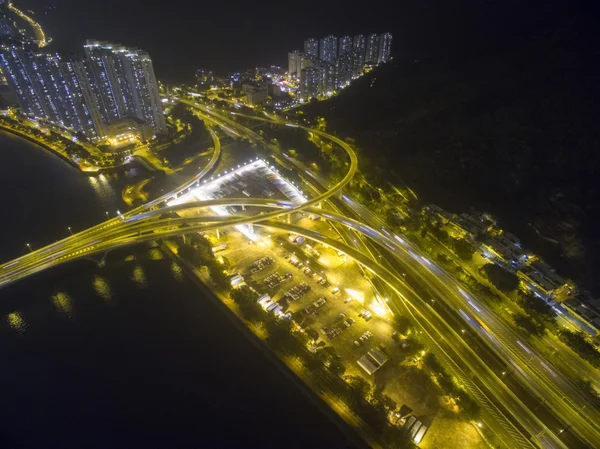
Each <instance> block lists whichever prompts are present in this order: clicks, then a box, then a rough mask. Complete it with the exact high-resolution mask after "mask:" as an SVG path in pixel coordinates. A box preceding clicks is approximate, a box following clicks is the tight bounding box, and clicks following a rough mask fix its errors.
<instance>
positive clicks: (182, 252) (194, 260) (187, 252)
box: [177, 243, 202, 266]
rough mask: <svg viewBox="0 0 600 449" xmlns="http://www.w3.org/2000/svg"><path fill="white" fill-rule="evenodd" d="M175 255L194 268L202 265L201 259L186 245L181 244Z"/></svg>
mask: <svg viewBox="0 0 600 449" xmlns="http://www.w3.org/2000/svg"><path fill="white" fill-rule="evenodd" d="M177 254H178V255H179V256H180V257H181V258H182V259H184V260H187V261H188V262H189V263H191V264H192V265H195V266H199V265H201V264H202V258H201V257H200V254H199V253H198V251H196V250H195V249H194V248H192V247H191V246H190V245H188V244H187V243H182V244H181V245H180V246H179V249H178V250H177Z"/></svg>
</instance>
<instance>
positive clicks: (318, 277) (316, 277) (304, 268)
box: [284, 253, 327, 286]
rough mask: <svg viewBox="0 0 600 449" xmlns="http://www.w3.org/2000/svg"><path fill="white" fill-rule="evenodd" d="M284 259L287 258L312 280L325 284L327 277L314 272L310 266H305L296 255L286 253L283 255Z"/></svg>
mask: <svg viewBox="0 0 600 449" xmlns="http://www.w3.org/2000/svg"><path fill="white" fill-rule="evenodd" d="M284 257H285V258H286V259H288V261H289V262H290V263H291V264H292V265H293V266H295V267H296V268H299V269H301V270H302V272H303V273H304V274H305V275H307V276H309V277H311V278H313V280H314V281H315V282H317V283H319V284H321V285H323V286H325V285H327V278H326V277H325V276H321V275H320V274H319V273H317V272H315V271H314V270H313V269H312V268H310V267H307V266H305V265H304V263H303V262H301V261H300V260H299V259H298V258H297V257H296V256H293V255H292V254H289V253H288V254H286V255H285V256H284Z"/></svg>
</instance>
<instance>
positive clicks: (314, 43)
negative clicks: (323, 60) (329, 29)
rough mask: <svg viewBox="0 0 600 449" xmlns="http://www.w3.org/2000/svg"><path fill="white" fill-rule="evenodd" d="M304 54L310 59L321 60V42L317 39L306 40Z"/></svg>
mask: <svg viewBox="0 0 600 449" xmlns="http://www.w3.org/2000/svg"><path fill="white" fill-rule="evenodd" d="M304 54H305V55H306V57H307V58H309V59H315V60H316V59H319V41H318V40H317V39H312V38H311V39H306V40H305V41H304Z"/></svg>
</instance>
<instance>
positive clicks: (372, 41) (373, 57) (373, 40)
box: [365, 34, 379, 64]
mask: <svg viewBox="0 0 600 449" xmlns="http://www.w3.org/2000/svg"><path fill="white" fill-rule="evenodd" d="M378 55H379V36H378V35H377V34H369V37H367V47H366V54H365V64H377V56H378Z"/></svg>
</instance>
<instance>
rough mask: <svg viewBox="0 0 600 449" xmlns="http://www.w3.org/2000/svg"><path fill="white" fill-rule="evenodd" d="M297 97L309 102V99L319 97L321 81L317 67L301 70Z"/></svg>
mask: <svg viewBox="0 0 600 449" xmlns="http://www.w3.org/2000/svg"><path fill="white" fill-rule="evenodd" d="M300 78H301V80H302V81H301V82H300V91H299V96H300V98H301V99H302V100H303V101H310V99H311V98H313V97H317V96H318V95H319V83H320V79H321V69H320V68H319V67H309V68H306V69H304V70H302V76H301V77H300Z"/></svg>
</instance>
